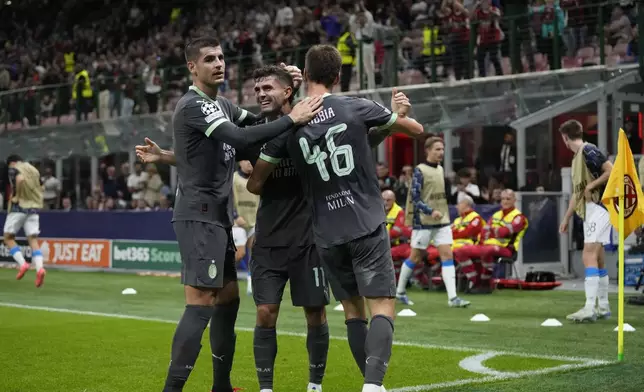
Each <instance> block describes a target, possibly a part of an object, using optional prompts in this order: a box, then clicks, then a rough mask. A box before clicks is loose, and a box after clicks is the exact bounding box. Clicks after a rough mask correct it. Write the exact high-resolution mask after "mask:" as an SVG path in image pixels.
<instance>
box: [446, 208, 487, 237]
mask: <svg viewBox="0 0 644 392" xmlns="http://www.w3.org/2000/svg"><path fill="white" fill-rule="evenodd" d="M470 212H472V211H471V210H470V211H467V212H466V213H465V214H463V215H461V218H465V217H466V216H467V214H469V213H470ZM483 226H484V221H483V218H481V217H480V216H477V217H476V218H474V219H472V221H471V222H470V223H469V224H468V225H467V227H465V228H464V229H460V230H456V228H455V227H454V226H452V238H454V239H455V240H458V239H467V238H472V239H476V238H478V236H479V234H481V230H483Z"/></svg>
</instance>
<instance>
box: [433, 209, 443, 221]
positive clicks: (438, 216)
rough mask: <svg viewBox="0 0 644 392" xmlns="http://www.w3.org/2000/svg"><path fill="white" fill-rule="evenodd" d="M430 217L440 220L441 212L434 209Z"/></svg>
mask: <svg viewBox="0 0 644 392" xmlns="http://www.w3.org/2000/svg"><path fill="white" fill-rule="evenodd" d="M432 218H434V219H436V220H441V219H442V218H443V214H441V212H440V211H438V210H434V211H432Z"/></svg>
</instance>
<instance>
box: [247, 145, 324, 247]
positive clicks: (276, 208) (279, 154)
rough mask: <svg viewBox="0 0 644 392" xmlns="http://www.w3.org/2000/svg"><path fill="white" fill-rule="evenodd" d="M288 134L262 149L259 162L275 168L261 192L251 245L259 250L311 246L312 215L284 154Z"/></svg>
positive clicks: (291, 164)
mask: <svg viewBox="0 0 644 392" xmlns="http://www.w3.org/2000/svg"><path fill="white" fill-rule="evenodd" d="M289 136H290V133H286V134H283V135H280V136H278V137H277V138H275V139H273V140H271V141H269V142H268V143H266V144H265V145H264V147H263V148H262V151H261V153H260V155H259V159H261V160H264V161H266V162H269V163H274V164H276V165H277V167H276V168H275V170H274V171H273V173H272V174H271V175H270V177H268V179H266V182H265V183H264V187H263V189H262V197H261V199H260V204H259V209H258V210H257V222H256V224H255V244H256V245H257V246H261V247H282V246H307V245H310V244H312V243H313V236H312V231H311V226H312V223H313V217H312V211H311V208H310V206H309V204H308V203H307V201H306V198H305V197H304V192H303V191H302V185H301V180H300V176H299V174H298V172H297V170H296V169H295V166H294V165H293V161H292V160H291V158H290V157H289V155H288V152H287V151H286V141H287V139H288V137H289Z"/></svg>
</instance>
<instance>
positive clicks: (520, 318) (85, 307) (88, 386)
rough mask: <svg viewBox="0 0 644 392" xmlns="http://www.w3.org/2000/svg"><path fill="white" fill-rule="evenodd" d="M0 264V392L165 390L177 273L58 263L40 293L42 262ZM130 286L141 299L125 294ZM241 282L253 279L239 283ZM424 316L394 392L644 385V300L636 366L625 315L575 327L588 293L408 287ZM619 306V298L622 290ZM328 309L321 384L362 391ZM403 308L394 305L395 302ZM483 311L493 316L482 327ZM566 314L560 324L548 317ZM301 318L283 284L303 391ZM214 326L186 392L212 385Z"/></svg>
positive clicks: (240, 355) (241, 382)
mask: <svg viewBox="0 0 644 392" xmlns="http://www.w3.org/2000/svg"><path fill="white" fill-rule="evenodd" d="M15 273H16V271H15V270H7V269H0V391H1V392H40V391H48V392H54V391H60V392H63V391H65V392H125V391H127V392H147V391H156V392H159V391H161V389H162V385H163V380H164V377H165V372H166V369H167V365H168V362H169V356H170V342H171V339H172V334H173V333H174V327H175V324H176V321H177V320H178V318H179V317H180V315H181V312H182V310H183V292H182V286H181V285H180V284H179V281H178V279H176V278H169V277H151V276H145V277H143V276H136V275H130V274H115V273H101V272H66V271H61V270H50V271H49V274H48V276H47V281H46V283H45V286H44V287H43V288H41V289H36V288H35V287H34V284H33V279H34V278H35V274H34V273H33V271H30V273H29V274H28V275H27V276H26V277H25V279H23V280H22V281H16V280H15ZM128 287H132V288H135V289H136V290H137V291H138V294H137V295H129V296H126V295H122V294H121V291H122V290H123V289H125V288H128ZM242 288H243V287H242ZM409 294H410V295H411V296H412V298H413V299H414V301H415V302H416V304H415V305H414V306H413V307H411V308H412V309H413V310H414V311H415V312H416V313H417V316H416V317H398V318H397V319H396V330H395V340H396V343H395V346H394V350H393V355H392V358H391V362H390V366H389V370H388V373H387V377H386V379H385V386H386V387H387V389H388V390H389V391H394V392H395V391H397V392H403V391H409V392H412V391H426V390H428V391H429V390H436V391H448V392H456V391H459V392H466V391H467V392H491V391H495V392H496V391H499V392H503V391H508V392H509V391H512V392H517V391H521V392H529V391H535V392H536V391H538V392H548V391H566V392H575V391H579V392H582V391H583V392H586V391H592V392H598V391H620V392H629V391H633V392H635V391H641V390H642V388H643V386H644V384H643V381H642V377H641V369H642V366H643V365H644V339H642V337H641V336H640V335H641V334H642V333H644V321H643V316H644V308H641V307H632V306H628V305H627V306H626V322H628V323H629V324H631V325H632V326H634V327H635V328H636V329H637V331H636V332H633V333H626V338H625V347H626V350H625V353H626V361H624V362H622V363H615V362H614V360H615V358H616V341H617V333H616V332H613V329H614V328H615V326H616V325H617V324H616V320H615V318H613V319H611V320H606V321H598V322H596V323H594V324H581V325H580V324H570V323H568V322H566V321H565V315H566V314H568V313H571V312H572V311H575V310H577V309H578V308H579V307H580V306H581V305H582V303H583V301H584V298H583V295H584V294H583V292H566V291H548V292H534V291H533V292H528V291H515V290H505V291H497V292H495V293H494V294H492V295H488V296H469V297H468V299H470V300H472V302H473V304H472V306H471V307H470V308H469V309H450V308H448V307H447V300H446V296H445V294H444V293H430V292H423V291H413V290H412V291H410V293H409ZM611 300H612V304H613V310H614V311H616V310H617V304H616V297H612V298H611ZM334 306H335V303H333V304H331V305H330V306H329V307H328V318H329V327H330V332H331V335H332V339H333V340H332V341H331V347H330V352H329V361H328V366H327V373H326V377H325V379H324V384H323V388H324V391H325V392H335V391H337V392H344V391H360V389H361V384H362V383H361V377H360V376H359V371H358V370H357V367H356V365H355V364H354V362H353V359H352V356H351V353H350V351H349V348H348V345H347V343H346V340H344V337H345V327H344V323H343V321H344V317H343V314H342V312H338V311H334V310H333V307H334ZM401 309H403V307H402V306H398V307H397V310H401ZM477 313H484V314H485V315H487V316H488V317H489V318H490V319H491V320H490V321H489V322H486V323H474V322H471V321H469V320H470V318H471V317H472V316H473V315H475V314H477ZM547 318H557V319H559V320H560V321H562V323H563V324H564V325H563V327H558V328H547V327H541V326H540V324H541V323H542V322H543V321H544V320H545V319H547ZM254 320H255V309H254V305H253V302H252V298H250V297H247V296H245V295H244V296H243V298H242V306H241V309H240V314H239V318H238V322H237V326H238V329H239V333H238V340H237V352H236V354H235V365H234V369H233V380H234V383H235V384H236V386H238V387H242V388H244V390H245V391H253V392H257V391H258V389H259V388H258V385H257V381H256V377H255V370H254V363H253V349H252V328H253V326H254ZM305 329H306V328H305V322H304V315H303V312H302V310H301V309H297V308H293V307H292V306H291V304H290V298H289V297H288V289H287V292H286V293H285V302H284V304H283V305H282V309H281V314H280V318H279V321H278V331H279V335H278V336H279V338H278V346H279V348H278V355H277V363H276V380H275V381H276V383H275V391H278V392H279V391H284V392H287V391H289V392H290V391H305V389H306V383H307V379H308V378H307V377H308V364H307V359H306V358H307V353H306V348H305V340H304V338H303V337H304V332H305ZM211 369H212V367H211V359H210V348H209V343H208V334H207V333H205V334H204V341H203V348H202V352H201V356H200V359H199V361H198V362H197V365H196V366H195V370H194V371H193V373H192V376H191V378H190V380H189V382H188V385H187V387H186V389H185V390H186V392H207V391H208V390H209V387H210V385H211V382H212V370H211Z"/></svg>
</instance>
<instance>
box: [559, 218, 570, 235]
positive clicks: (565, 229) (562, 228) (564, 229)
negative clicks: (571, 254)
mask: <svg viewBox="0 0 644 392" xmlns="http://www.w3.org/2000/svg"><path fill="white" fill-rule="evenodd" d="M559 232H560V233H562V234H564V233H567V232H568V221H567V220H565V221H563V222H561V224H560V225H559Z"/></svg>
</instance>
